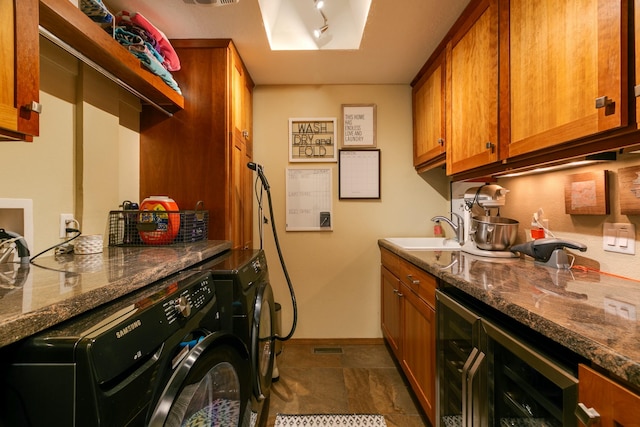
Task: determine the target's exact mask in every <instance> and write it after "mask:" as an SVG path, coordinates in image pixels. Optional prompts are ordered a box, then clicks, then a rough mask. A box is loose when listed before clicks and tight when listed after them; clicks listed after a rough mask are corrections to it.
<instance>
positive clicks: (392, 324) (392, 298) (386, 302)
mask: <svg viewBox="0 0 640 427" xmlns="http://www.w3.org/2000/svg"><path fill="white" fill-rule="evenodd" d="M381 284H382V290H381V294H382V332H383V333H384V336H385V338H386V339H387V343H389V346H390V347H391V349H392V350H393V352H394V354H395V355H396V357H397V358H398V359H400V358H401V336H400V334H401V331H402V323H401V313H402V294H401V293H400V281H399V280H398V278H397V277H395V276H394V275H393V274H391V272H390V271H389V270H387V268H386V267H384V266H382V267H381Z"/></svg>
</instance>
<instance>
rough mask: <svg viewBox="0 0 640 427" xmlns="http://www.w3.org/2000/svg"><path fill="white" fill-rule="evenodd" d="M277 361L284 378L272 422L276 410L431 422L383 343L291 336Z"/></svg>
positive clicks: (398, 424)
mask: <svg viewBox="0 0 640 427" xmlns="http://www.w3.org/2000/svg"><path fill="white" fill-rule="evenodd" d="M335 349H342V354H339V353H334V352H332V351H333V350H335ZM277 364H278V369H279V371H280V380H279V381H278V382H276V383H274V384H273V387H272V389H271V406H270V410H269V420H268V423H267V426H269V427H271V426H273V425H274V423H275V419H276V414H278V413H283V414H330V413H333V414H353V413H361V414H364V413H369V414H382V415H384V417H385V420H386V422H387V426H388V427H425V426H429V423H428V422H427V421H425V420H426V417H424V416H423V413H422V412H421V410H419V409H418V406H417V405H418V404H417V401H416V400H415V399H414V397H413V395H412V393H411V391H410V389H409V386H408V383H407V382H406V380H405V379H404V377H403V376H402V374H401V373H400V371H399V367H398V365H396V363H395V362H394V359H393V358H392V356H391V354H390V353H389V350H388V348H387V346H386V345H384V344H362V345H358V344H356V345H326V344H309V343H305V344H298V343H296V342H295V341H289V342H286V343H284V346H283V349H282V352H281V354H280V355H279V356H278V358H277Z"/></svg>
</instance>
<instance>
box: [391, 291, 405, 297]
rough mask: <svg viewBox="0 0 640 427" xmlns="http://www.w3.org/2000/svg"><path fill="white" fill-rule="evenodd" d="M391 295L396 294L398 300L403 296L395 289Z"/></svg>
mask: <svg viewBox="0 0 640 427" xmlns="http://www.w3.org/2000/svg"><path fill="white" fill-rule="evenodd" d="M393 293H394V294H396V296H398V298H402V297H403V296H404V295H402V292H400V291H399V290H397V289H394V290H393Z"/></svg>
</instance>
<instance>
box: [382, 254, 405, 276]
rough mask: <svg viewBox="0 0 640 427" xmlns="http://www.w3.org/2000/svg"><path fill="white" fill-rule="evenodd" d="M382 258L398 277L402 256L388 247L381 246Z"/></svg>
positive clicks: (383, 262) (384, 263)
mask: <svg viewBox="0 0 640 427" xmlns="http://www.w3.org/2000/svg"><path fill="white" fill-rule="evenodd" d="M380 260H381V262H382V265H384V266H385V267H387V269H388V270H389V271H390V272H391V273H393V274H394V275H395V276H396V277H399V276H400V266H399V265H400V257H399V256H398V255H396V254H394V253H393V252H391V251H390V250H388V249H384V248H380Z"/></svg>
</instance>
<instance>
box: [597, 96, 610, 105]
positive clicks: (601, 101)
mask: <svg viewBox="0 0 640 427" xmlns="http://www.w3.org/2000/svg"><path fill="white" fill-rule="evenodd" d="M612 103H613V101H612V100H611V99H609V97H608V96H600V97H598V98H596V108H605V107H607V106H609V105H611V104H612Z"/></svg>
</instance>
